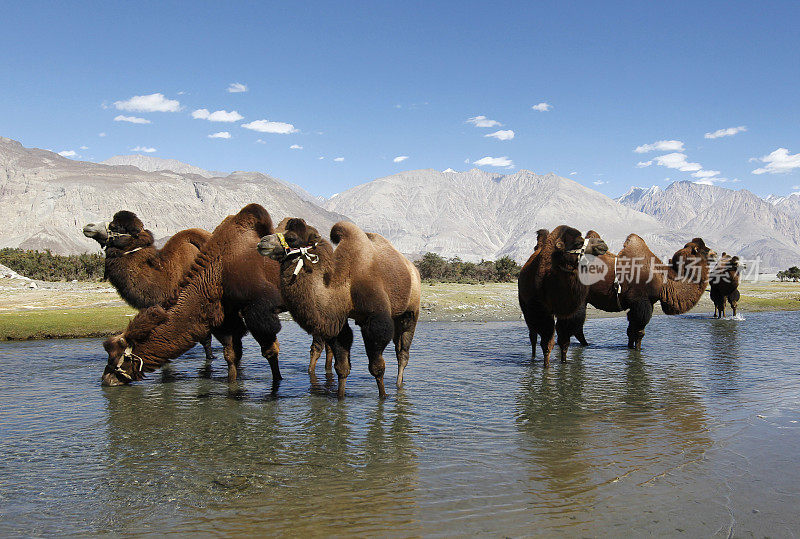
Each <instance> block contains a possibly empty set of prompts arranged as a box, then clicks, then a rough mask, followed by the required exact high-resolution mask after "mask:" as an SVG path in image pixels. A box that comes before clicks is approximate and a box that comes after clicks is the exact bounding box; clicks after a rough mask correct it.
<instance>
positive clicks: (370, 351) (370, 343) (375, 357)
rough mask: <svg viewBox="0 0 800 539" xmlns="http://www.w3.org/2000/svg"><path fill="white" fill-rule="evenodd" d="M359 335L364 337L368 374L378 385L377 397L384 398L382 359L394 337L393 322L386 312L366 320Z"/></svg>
mask: <svg viewBox="0 0 800 539" xmlns="http://www.w3.org/2000/svg"><path fill="white" fill-rule="evenodd" d="M361 335H362V337H364V348H366V350H367V358H368V359H369V373H370V374H371V375H372V376H374V377H375V382H377V384H378V396H379V397H380V398H382V399H383V398H386V389H384V386H383V374H384V373H385V372H386V362H385V361H384V359H383V351H384V350H385V349H386V346H387V345H388V344H389V342H391V340H392V336H393V335H394V321H393V320H392V317H391V316H390V315H389V312H388V310H387V312H384V313H380V314H376V315H373V316H371V317H369V318H367V320H366V321H365V322H364V323H363V324H362V325H361Z"/></svg>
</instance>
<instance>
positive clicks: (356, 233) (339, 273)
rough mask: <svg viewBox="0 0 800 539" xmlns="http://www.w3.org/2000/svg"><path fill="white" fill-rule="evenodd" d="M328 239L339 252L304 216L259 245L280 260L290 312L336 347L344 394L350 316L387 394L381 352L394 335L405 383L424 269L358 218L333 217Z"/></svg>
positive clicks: (340, 392)
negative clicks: (335, 220) (355, 221)
mask: <svg viewBox="0 0 800 539" xmlns="http://www.w3.org/2000/svg"><path fill="white" fill-rule="evenodd" d="M331 241H332V242H333V243H335V244H338V246H337V247H336V250H334V249H333V247H332V246H331V244H330V243H328V242H327V241H325V240H324V239H323V238H322V237H321V236H320V235H319V233H318V232H317V231H316V230H315V229H314V228H313V227H310V226H308V225H306V223H305V221H303V220H302V219H292V220H290V221H289V222H288V223H287V226H286V233H285V235H278V234H273V235H269V236H266V237H264V238H262V239H261V242H260V243H259V244H258V250H259V252H260V253H261V254H262V255H264V256H267V257H270V258H272V259H274V260H278V261H279V262H280V266H281V277H280V286H281V293H282V294H283V298H284V301H286V305H287V307H288V308H289V312H290V313H291V314H292V318H294V319H295V321H296V322H297V323H298V324H299V325H300V327H302V328H303V329H305V330H306V331H307V332H309V333H311V334H312V335H320V336H322V337H323V338H324V339H325V341H326V342H327V343H328V344H329V345H330V346H331V348H332V349H333V354H334V358H335V364H334V367H335V369H336V374H337V375H338V377H339V387H338V396H339V398H342V397H344V394H345V381H346V379H347V376H348V374H350V348H351V346H352V344H353V332H352V330H351V329H350V326H349V324H348V322H347V320H348V318H352V319H353V320H355V323H356V324H358V325H359V326H361V334H362V336H363V338H364V346H365V348H366V351H367V357H368V358H369V372H370V373H371V374H372V375H373V376H374V377H375V380H376V382H377V384H378V393H379V395H380V397H381V398H383V397H385V396H386V391H385V389H384V385H383V375H384V371H385V369H386V364H385V362H384V359H383V351H384V349H385V348H386V346H387V345H388V344H389V341H391V340H394V344H395V352H396V355H397V386H398V387H400V386H401V385H402V383H403V371H404V370H405V367H406V365H407V364H408V356H409V349H410V347H411V341H412V339H413V337H414V330H415V329H416V325H417V319H418V318H419V308H420V287H421V284H420V277H419V271H417V268H416V267H415V266H414V264H412V263H411V262H410V261H409V260H408V259H406V258H405V257H404V256H403V255H402V254H400V253H399V252H398V251H397V250H396V249H395V248H394V247H393V246H392V244H391V243H389V242H388V241H387V240H386V239H385V238H384V237H383V236H379V235H378V234H369V233H365V232H364V231H363V230H361V229H360V228H358V227H357V226H356V225H354V224H353V223H348V222H344V221H343V222H339V223H336V224H335V225H334V226H333V228H332V229H331Z"/></svg>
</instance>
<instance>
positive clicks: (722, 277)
mask: <svg viewBox="0 0 800 539" xmlns="http://www.w3.org/2000/svg"><path fill="white" fill-rule="evenodd" d="M740 274H741V266H740V265H739V257H738V256H734V257H731V256H729V255H728V254H727V253H722V256H721V257H720V258H719V260H718V261H717V265H716V266H714V269H713V270H712V272H711V301H713V302H714V318H724V317H725V302H726V301H728V302H729V303H730V304H731V309H733V316H736V306H737V304H738V303H739V296H740V295H739V278H740Z"/></svg>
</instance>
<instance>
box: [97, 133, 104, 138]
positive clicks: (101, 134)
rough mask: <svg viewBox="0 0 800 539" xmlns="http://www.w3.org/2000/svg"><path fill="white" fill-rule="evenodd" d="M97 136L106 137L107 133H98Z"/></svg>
mask: <svg viewBox="0 0 800 539" xmlns="http://www.w3.org/2000/svg"><path fill="white" fill-rule="evenodd" d="M97 136H98V137H104V136H106V134H105V133H98V134H97Z"/></svg>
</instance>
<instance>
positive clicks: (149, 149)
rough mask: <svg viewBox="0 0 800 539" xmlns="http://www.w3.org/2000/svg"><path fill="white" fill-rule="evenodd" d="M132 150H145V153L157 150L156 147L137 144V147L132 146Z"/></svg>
mask: <svg viewBox="0 0 800 539" xmlns="http://www.w3.org/2000/svg"><path fill="white" fill-rule="evenodd" d="M131 151H132V152H145V153H153V152H154V151H156V149H155V148H148V147H146V146H137V147H135V148H131Z"/></svg>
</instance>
